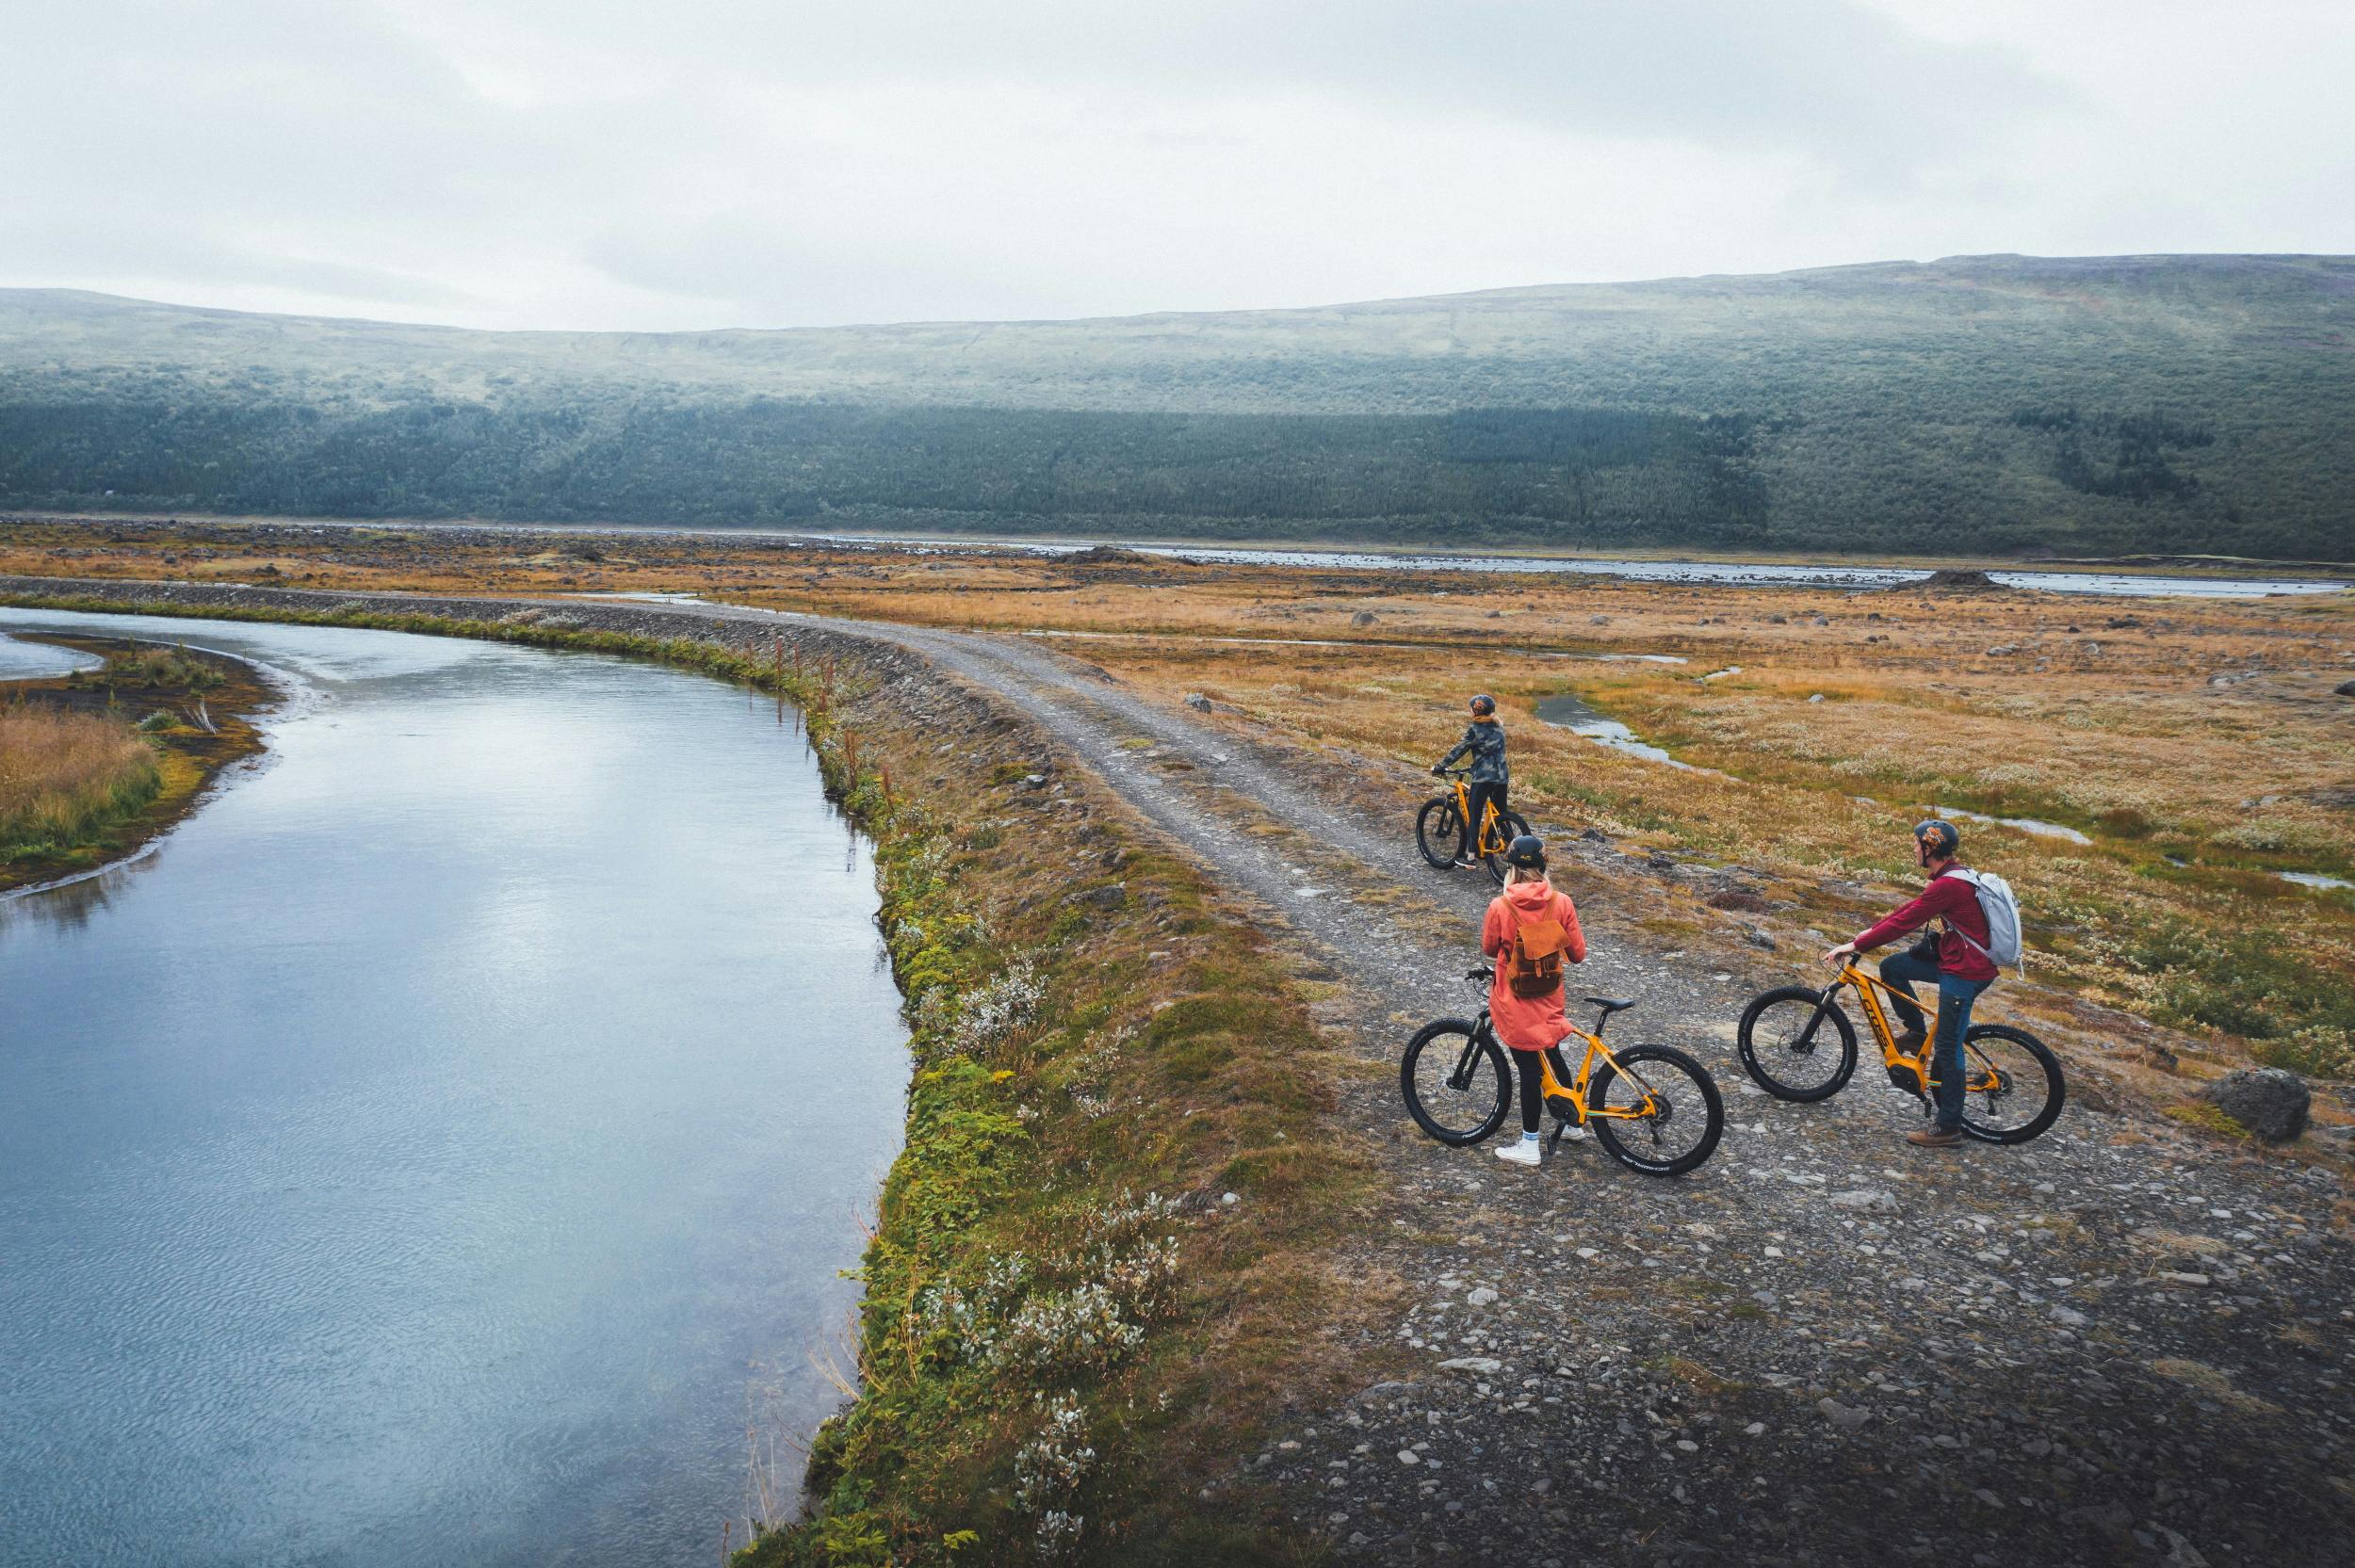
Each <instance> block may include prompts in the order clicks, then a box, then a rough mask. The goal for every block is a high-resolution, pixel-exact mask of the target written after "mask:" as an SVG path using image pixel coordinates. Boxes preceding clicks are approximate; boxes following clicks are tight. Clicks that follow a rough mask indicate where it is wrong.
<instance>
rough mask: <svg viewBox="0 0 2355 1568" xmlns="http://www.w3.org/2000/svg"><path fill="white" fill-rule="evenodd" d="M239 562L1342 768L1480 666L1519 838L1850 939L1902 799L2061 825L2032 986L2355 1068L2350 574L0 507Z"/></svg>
mask: <svg viewBox="0 0 2355 1568" xmlns="http://www.w3.org/2000/svg"><path fill="white" fill-rule="evenodd" d="M59 552H64V553H63V554H60V553H59ZM167 556H171V557H172V558H174V561H173V564H167V563H166V562H165V559H164V558H165V557H167ZM261 558H268V560H269V561H270V562H271V563H273V564H275V565H276V566H277V567H278V568H279V570H280V572H281V573H282V574H284V575H283V578H282V580H294V581H300V582H302V583H304V584H306V585H308V586H333V587H344V586H349V587H366V588H380V589H386V588H411V589H417V590H436V589H439V590H470V591H483V590H513V591H527V592H533V591H538V592H548V591H566V590H582V589H603V590H621V589H638V590H690V591H696V592H701V593H705V594H707V595H709V596H712V597H716V598H725V599H728V600H731V601H735V602H740V603H747V604H755V605H763V606H771V607H775V608H785V609H801V610H811V611H818V612H822V613H829V614H837V615H855V616H872V617H877V618H882V619H888V620H896V621H902V622H917V623H923V624H935V625H947V626H957V627H966V628H973V629H982V630H997V631H1002V632H1020V633H1031V634H1039V635H1042V636H1047V637H1051V638H1053V639H1057V640H1056V641H1055V642H1054V645H1055V646H1058V647H1061V648H1063V649H1064V651H1066V652H1069V653H1072V654H1075V655H1078V656H1080V657H1082V658H1085V659H1087V660H1088V661H1090V662H1092V663H1095V664H1097V665H1099V666H1101V667H1104V668H1106V669H1108V670H1110V671H1113V672H1114V673H1115V674H1116V675H1118V676H1119V677H1120V678H1122V679H1124V680H1127V681H1129V682H1131V683H1133V684H1135V685H1136V686H1138V687H1142V688H1144V689H1145V690H1147V691H1150V692H1153V693H1157V694H1159V695H1161V696H1164V697H1166V698H1167V699H1169V700H1171V701H1175V700H1176V699H1177V698H1178V697H1179V696H1181V695H1182V694H1183V693H1185V692H1188V691H1195V690H1199V691H1203V692H1207V693H1209V694H1210V696H1212V697H1214V698H1216V699H1219V700H1220V701H1222V702H1223V703H1227V704H1230V705H1231V706H1232V707H1233V708H1235V709H1237V710H1240V712H1239V714H1238V715H1226V716H1222V718H1221V719H1220V720H1219V721H1220V722H1223V723H1228V724H1232V725H1236V726H1237V727H1239V728H1242V729H1244V730H1247V731H1250V732H1252V733H1255V734H1259V735H1261V736H1270V737H1273V738H1276V739H1278V740H1282V741H1287V742H1291V743H1296V744H1297V745H1299V746H1300V747H1301V748H1303V751H1304V754H1306V755H1307V756H1310V757H1314V756H1318V755H1320V754H1323V755H1326V756H1339V757H1340V758H1341V759H1342V760H1343V761H1344V762H1345V761H1346V759H1347V758H1348V757H1349V756H1352V755H1362V756H1366V757H1371V758H1373V759H1377V760H1385V761H1393V762H1396V763H1400V764H1421V763H1423V762H1427V761H1428V760H1430V759H1431V758H1432V757H1434V756H1436V755H1437V753H1438V752H1440V751H1441V750H1443V749H1444V748H1445V747H1446V746H1447V745H1448V744H1449V743H1450V742H1451V741H1452V740H1453V738H1454V735H1455V734H1456V733H1457V731H1458V729H1459V727H1460V717H1459V715H1460V713H1461V703H1462V700H1463V697H1464V695H1465V694H1466V693H1467V692H1469V691H1471V690H1474V689H1483V690H1489V691H1492V692H1494V693H1496V694H1497V695H1498V696H1499V697H1500V698H1501V699H1502V700H1503V703H1504V706H1505V717H1506V720H1507V723H1508V726H1509V728H1510V729H1511V731H1512V735H1513V745H1514V756H1515V777H1516V784H1517V803H1519V804H1520V805H1522V806H1524V807H1525V808H1527V809H1528V815H1530V816H1531V817H1532V818H1533V820H1535V821H1536V822H1537V823H1538V824H1539V825H1540V826H1542V827H1550V828H1576V827H1585V826H1589V825H1592V826H1596V827H1600V828H1601V829H1603V830H1604V831H1606V832H1610V833H1612V834H1613V835H1614V836H1615V837H1617V838H1620V839H1623V840H1632V841H1633V842H1634V843H1635V844H1636V845H1638V846H1652V847H1658V848H1664V849H1670V850H1672V851H1674V852H1678V853H1681V854H1683V855H1687V856H1694V857H1700V858H1709V859H1716V860H1720V861H1726V862H1739V863H1742V864H1745V865H1751V866H1753V867H1756V868H1758V869H1759V870H1761V871H1762V872H1764V873H1766V874H1768V875H1769V876H1771V877H1773V878H1775V879H1777V885H1776V888H1775V896H1776V897H1777V898H1778V899H1787V900H1790V901H1793V902H1794V903H1795V904H1796V906H1797V909H1796V913H1795V916H1794V918H1795V919H1797V920H1813V921H1815V922H1816V924H1817V925H1818V926H1819V927H1820V929H1824V930H1825V931H1827V932H1833V933H1839V934H1844V933H1845V932H1846V931H1847V930H1850V929H1854V927H1853V926H1852V925H1848V924H1845V922H1848V921H1850V920H1852V919H1854V918H1856V917H1858V916H1859V915H1860V913H1862V907H1863V906H1862V903H1861V901H1860V898H1859V897H1855V896H1853V892H1851V893H1850V894H1843V892H1842V891H1841V887H1840V884H1841V883H1843V882H1848V881H1864V882H1883V881H1889V880H1902V879H1903V878H1904V877H1905V876H1906V874H1907V873H1908V869H1909V862H1908V854H1907V850H1908V839H1907V837H1906V833H1905V827H1906V824H1908V823H1909V822H1910V821H1912V820H1913V819H1914V818H1915V817H1917V816H1921V815H1923V814H1924V812H1925V808H1926V807H1928V806H1930V805H1932V804H1938V805H1943V806H1948V807H1960V808H1966V809H1970V810H1975V811H1979V812H1984V813H1986V814H1988V815H1990V816H2014V817H2036V818H2040V819H2044V820H2048V821H2053V822H2057V823H2061V824H2064V825H2066V826H2069V827H2071V828H2073V829H2076V830H2078V831H2080V832H2084V833H2086V834H2087V835H2088V836H2089V837H2091V838H2092V840H2093V843H2091V844H2090V845H2086V846H2077V845H2073V844H2070V843H2068V842H2065V841H2061V840H2057V839H2052V838H2039V837H2034V836H2031V835H2028V834H2025V833H2022V832H2014V831H2011V830H2007V829H1993V828H1981V827H1978V826H1977V825H1970V832H1971V839H1970V844H1971V849H1972V853H1973V857H1974V858H1976V859H1978V860H1979V861H1981V862H1982V863H1984V864H1987V865H1990V866H1991V867H1992V868H1994V869H1998V870H2002V871H2004V872H2005V873H2006V875H2008V876H2010V877H2011V878H2012V880H2013V881H2014V882H2015V884H2017V885H2019V886H2020V887H2021V888H2022V892H2023V894H2024V895H2025V897H2027V899H2028V903H2029V913H2030V915H2031V919H2032V922H2033V926H2032V936H2033V937H2034V938H2035V942H2036V947H2037V950H2038V954H2039V959H2040V962H2039V964H2038V978H2042V979H2046V980H2050V981H2054V982H2056V983H2059V984H2061V985H2063V986H2066V987H2069V988H2071V991H2072V993H2073V994H2078V995H2081V996H2083V997H2085V998H2087V999H2088V1000H2093V1001H2099V1002H2106V1003H2111V1004H2115V1005H2118V1006H2120V1007H2123V1008H2126V1009H2129V1010H2133V1011H2135V1012H2137V1013H2140V1014H2143V1015H2145V1016H2148V1017H2151V1018H2153V1019H2157V1020H2160V1021H2162V1022H2165V1023H2168V1024H2170V1025H2174V1026H2182V1027H2185V1028H2188V1029H2191V1030H2194V1031H2195V1032H2201V1033H2206V1034H2208V1035H2210V1036H2212V1037H2213V1038H2214V1039H2215V1040H2216V1042H2217V1045H2218V1047H2219V1049H2221V1050H2224V1051H2225V1052H2226V1053H2227V1054H2228V1055H2229V1054H2232V1053H2234V1052H2237V1051H2238V1050H2239V1049H2240V1048H2241V1047H2242V1046H2243V1045H2245V1044H2248V1043H2255V1044H2256V1045H2257V1046H2258V1047H2259V1048H2260V1049H2261V1051H2263V1052H2266V1053H2267V1054H2270V1055H2271V1056H2272V1057H2273V1058H2274V1059H2280V1060H2283V1061H2285V1062H2287V1063H2289V1064H2292V1065H2298V1066H2300V1067H2304V1068H2306V1069H2308V1070H2324V1071H2331V1072H2337V1073H2347V1072H2350V1071H2355V897H2351V896H2350V895H2348V894H2345V893H2333V892H2327V891H2316V890H2313V889H2308V888H2304V887H2300V886H2298V885H2295V884H2293V883H2290V882H2287V881H2282V880H2281V878H2280V877H2279V876H2277V875H2276V873H2278V872H2282V871H2298V872H2308V873H2322V874H2325V875H2335V876H2342V877H2348V878H2350V879H2355V857H2351V856H2350V846H2355V701H2350V700H2348V699H2347V698H2342V697H2337V696H2335V695H2333V688H2334V687H2336V686H2337V685H2338V684H2339V683H2341V682H2343V681H2346V680H2347V679H2348V678H2349V677H2350V676H2355V595H2348V594H2335V595H2327V596H2320V597H2311V598H2287V599H2216V600H2197V599H2183V598H2175V599H2126V598H2091V597H2078V596H2068V595H2059V594H2051V593H2031V592H2001V593H1993V594H1987V595H1980V596H1971V597H1961V596H1956V597H1939V598H1933V597H1928V596H1925V595H1924V594H1922V593H1920V592H1918V591H1913V590H1887V591H1866V592H1857V591H1848V590H1835V589H1827V588H1821V587H1808V586H1795V587H1775V588H1757V587H1736V586H1724V585H1706V584H1690V585H1687V584H1670V583H1647V582H1635V581H1620V580H1615V579H1611V578H1599V577H1585V576H1580V577H1568V576H1563V575H1550V574H1535V573H1522V574H1494V575H1487V576H1474V575H1471V574H1410V573H1396V572H1373V571H1359V570H1306V569H1300V568H1285V567H1270V566H1262V565H1238V566H1215V565H1187V564H1183V563H1174V562H1165V561H1158V560H1148V561H1131V562H1126V563H1113V564H1109V565H1098V566H1090V565H1086V564H1082V563H1074V562H1070V561H1064V560H1057V559H1050V558H1040V557H1036V556H1031V555H1028V554H1025V553H1022V552H1018V551H1011V550H996V551H989V550H979V551H971V552H959V553H954V554H948V555H943V554H940V553H937V552H927V551H922V550H917V549H906V548H900V549H873V548H854V547H850V546H839V545H829V544H823V543H812V542H796V541H784V540H767V541H758V540H747V539H686V538H679V537H674V536H649V535H629V536H615V537H609V538H600V539H598V540H595V541H593V542H582V541H579V540H577V539H573V540H560V539H557V538H555V537H554V536H534V537H530V538H526V539H520V540H518V539H512V538H501V537H499V536H495V535H487V534H470V535H463V536H451V535H436V534H433V533H430V532H429V531H425V530H417V531H412V532H402V531H399V530H393V529H387V530H382V531H366V530H359V531H353V530H337V531H334V532H332V533H327V534H321V535H317V536H303V535H299V534H298V533H297V531H295V530H277V529H271V530H244V529H239V528H235V527H224V526H209V527H183V528H181V529H179V530H177V531H174V530H171V529H158V530H142V529H127V528H126V529H123V530H122V536H121V537H120V538H119V539H115V540H109V541H104V542H101V536H100V534H99V533H98V532H97V531H96V530H95V529H93V528H91V527H89V526H88V525H39V524H15V525H0V570H20V571H31V572H37V573H51V574H61V573H72V574H77V575H108V574H115V575H129V576H154V575H173V574H180V575H186V574H192V573H194V572H195V571H196V569H197V568H199V567H209V566H212V565H218V564H221V563H226V562H232V561H234V562H238V563H245V562H252V561H255V560H257V559H261ZM1594 655H1621V656H1625V655H1647V656H1651V657H1662V658H1670V659H1681V660H1683V661H1685V662H1683V663H1681V664H1657V663H1631V662H1616V663H1615V662H1605V661H1604V660H1602V659H1600V658H1597V657H1595V656H1594ZM1733 666H1739V667H1740V673H1738V674H1730V675H1725V676H1722V677H1720V678H1717V679H1713V680H1708V681H1700V680H1697V679H1696V677H1697V676H1699V675H1703V674H1707V673H1710V672H1713V671H1720V670H1724V669H1728V668H1730V667H1733ZM1562 691H1573V692H1575V693H1577V694H1578V695H1580V696H1581V697H1583V698H1584V699H1585V700H1586V701H1588V702H1589V703H1593V704H1594V705H1596V706H1597V707H1599V708H1600V709H1602V710H1603V711H1605V712H1606V713H1608V714H1610V715H1611V716H1613V717H1615V718H1617V719H1622V720H1623V721H1625V722H1627V723H1628V724H1630V725H1631V726H1632V727H1633V728H1634V729H1635V730H1636V731H1637V733H1638V734H1640V735H1642V736H1644V737H1645V738H1647V739H1649V740H1651V741H1653V742H1655V743H1657V744H1660V745H1663V746H1666V747H1668V748H1669V749H1670V750H1671V751H1672V752H1675V754H1676V755H1678V756H1679V757H1680V758H1681V759H1682V760H1685V761H1688V762H1691V763H1695V764H1697V765H1700V766H1702V767H1705V768H1716V769H1720V770H1722V771H1723V772H1724V773H1726V774H1730V775H1731V777H1728V778H1718V777H1713V776H1712V775H1711V774H1708V773H1697V772H1689V771H1681V770H1678V769H1674V768H1664V767H1662V766H1661V765H1659V764H1656V763H1651V762H1646V761H1642V760H1639V759H1636V758H1632V757H1628V756H1625V755H1622V754H1619V753H1616V752H1609V751H1605V750H1603V749H1601V748H1600V747H1597V746H1595V745H1593V744H1591V743H1589V742H1587V741H1584V740H1582V739H1580V738H1578V737H1576V736H1570V735H1567V734H1566V733H1563V732H1560V731H1556V730H1551V729H1550V728H1548V727H1547V726H1545V725H1543V724H1540V723H1538V722H1537V721H1536V720H1535V716H1534V711H1533V710H1534V707H1535V703H1537V702H1538V701H1540V700H1542V699H1543V698H1544V697H1546V696H1548V695H1551V694H1553V693H1555V692H1562ZM1816 698H1820V699H1821V700H1820V701H1815V700H1811V699H1816ZM1359 771H1360V772H1364V771H1365V770H1363V769H1362V768H1360V769H1359ZM1402 775H1403V769H1402V770H1398V771H1397V772H1394V773H1390V774H1386V775H1385V776H1384V778H1383V779H1382V781H1381V787H1380V788H1379V789H1375V790H1373V791H1372V795H1370V796H1369V800H1372V801H1373V803H1375V804H1376V805H1377V806H1379V807H1380V809H1389V807H1390V805H1391V804H1392V803H1394V802H1393V801H1391V800H1390V799H1389V796H1388V795H1384V794H1383V791H1385V790H1387V791H1389V795H1396V794H1398V793H1399V792H1400V791H1401V790H1403V789H1404V788H1406V787H1409V786H1406V785H1404V784H1401V783H1400V782H1399V778H1400V777H1401V776H1402ZM1885 893H1886V890H1885V889H1883V890H1879V891H1876V893H1875V894H1874V895H1873V897H1884V896H1885ZM1655 913H1658V915H1659V918H1660V919H1662V920H1669V921H1673V920H1675V919H1679V918H1682V917H1683V916H1682V915H1680V914H1679V913H1678V912H1676V911H1667V912H1665V913H1663V912H1655ZM1687 913H1689V912H1687ZM1663 929H1665V927H1664V928H1663Z"/></svg>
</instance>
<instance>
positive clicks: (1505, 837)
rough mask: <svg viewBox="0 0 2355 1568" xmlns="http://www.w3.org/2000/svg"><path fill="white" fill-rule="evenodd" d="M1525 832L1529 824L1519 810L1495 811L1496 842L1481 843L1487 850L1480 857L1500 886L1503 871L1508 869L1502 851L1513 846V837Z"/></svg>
mask: <svg viewBox="0 0 2355 1568" xmlns="http://www.w3.org/2000/svg"><path fill="white" fill-rule="evenodd" d="M1525 832H1529V824H1528V823H1527V822H1526V821H1524V820H1523V819H1522V818H1521V816H1520V814H1519V812H1511V811H1501V812H1499V813H1497V826H1496V833H1497V842H1496V843H1495V844H1494V845H1487V844H1483V845H1482V846H1481V848H1482V849H1484V850H1486V851H1487V852H1486V853H1485V854H1483V855H1482V856H1481V857H1480V858H1481V860H1482V861H1483V862H1484V863H1486V865H1487V867H1488V875H1489V876H1490V877H1493V878H1494V879H1496V881H1497V884H1498V885H1499V886H1500V887H1501V886H1502V885H1503V883H1504V873H1505V871H1506V870H1507V869H1509V868H1508V867H1507V866H1506V865H1505V864H1504V851H1505V850H1507V849H1511V848H1512V847H1513V841H1514V840H1515V839H1517V838H1519V837H1520V836H1521V835H1522V834H1523V833H1525Z"/></svg>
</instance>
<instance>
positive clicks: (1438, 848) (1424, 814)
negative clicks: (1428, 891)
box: [1415, 795, 1464, 870]
mask: <svg viewBox="0 0 2355 1568" xmlns="http://www.w3.org/2000/svg"><path fill="white" fill-rule="evenodd" d="M1415 848H1416V849H1421V851H1422V858H1423V859H1425V860H1427V861H1429V862H1430V863H1431V864H1432V865H1436V866H1438V867H1439V868H1440V869H1442V870H1445V869H1446V868H1447V867H1449V866H1451V865H1454V864H1455V857H1456V856H1458V855H1460V854H1462V853H1463V852H1464V814H1463V813H1461V812H1459V811H1457V810H1456V809H1455V801H1454V800H1453V799H1452V798H1450V797H1448V796H1445V795H1434V796H1433V797H1432V798H1431V799H1430V800H1425V801H1424V802H1423V803H1422V810H1421V811H1419V812H1417V813H1416V814H1415Z"/></svg>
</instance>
